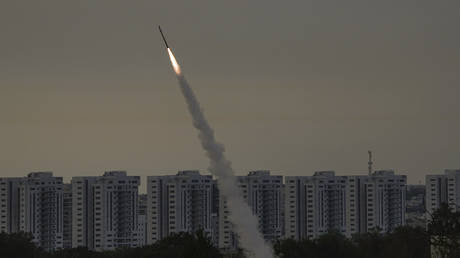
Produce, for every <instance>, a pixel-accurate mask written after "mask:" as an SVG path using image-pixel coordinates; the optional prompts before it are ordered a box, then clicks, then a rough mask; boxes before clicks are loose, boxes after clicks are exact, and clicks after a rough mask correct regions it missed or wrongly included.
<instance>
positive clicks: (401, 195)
mask: <svg viewBox="0 0 460 258" xmlns="http://www.w3.org/2000/svg"><path fill="white" fill-rule="evenodd" d="M405 196H406V176H403V175H395V174H394V172H393V171H375V172H373V173H372V174H371V175H370V176H335V175H334V173H333V172H332V171H330V172H319V173H315V175H314V176H311V177H309V176H303V177H286V237H287V238H293V239H303V238H314V237H317V236H319V235H321V234H323V233H326V232H328V231H330V230H334V231H337V232H340V233H342V234H345V235H347V236H351V235H352V234H355V233H365V232H369V231H371V230H379V231H381V232H387V231H392V230H394V229H395V228H396V227H398V226H402V225H404V224H405V202H406V200H405V199H406V197H405Z"/></svg>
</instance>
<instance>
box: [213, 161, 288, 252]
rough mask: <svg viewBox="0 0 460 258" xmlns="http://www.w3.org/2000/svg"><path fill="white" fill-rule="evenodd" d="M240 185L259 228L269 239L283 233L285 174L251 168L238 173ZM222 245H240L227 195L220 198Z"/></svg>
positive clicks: (278, 236)
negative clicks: (245, 171)
mask: <svg viewBox="0 0 460 258" xmlns="http://www.w3.org/2000/svg"><path fill="white" fill-rule="evenodd" d="M237 184H238V187H239V189H241V194H242V196H243V198H244V200H245V201H246V202H247V203H248V205H249V207H250V208H251V210H252V212H253V214H254V216H256V217H257V219H258V222H259V223H258V228H259V231H260V232H261V234H262V235H263V237H264V239H265V240H266V241H273V240H276V239H279V238H281V237H282V236H283V235H284V185H283V177H282V176H278V175H270V171H268V170H259V171H251V172H249V174H248V175H247V176H238V177H237ZM219 208H220V211H219V239H218V241H219V248H222V249H228V250H232V249H235V248H237V246H238V239H237V237H236V235H235V233H234V232H233V230H232V228H233V226H232V224H231V222H230V221H229V219H228V213H229V212H231V211H229V209H228V207H227V205H226V201H225V198H224V197H223V196H220V197H219Z"/></svg>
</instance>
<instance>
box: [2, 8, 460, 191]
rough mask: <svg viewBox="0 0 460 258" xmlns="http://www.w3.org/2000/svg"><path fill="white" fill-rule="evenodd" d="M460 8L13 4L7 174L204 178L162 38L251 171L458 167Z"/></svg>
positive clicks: (6, 37)
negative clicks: (183, 174) (186, 172)
mask: <svg viewBox="0 0 460 258" xmlns="http://www.w3.org/2000/svg"><path fill="white" fill-rule="evenodd" d="M459 10H460V1H457V0H456V1H454V0H452V1H448V0H440V1H433V0H398V1H396V0H395V1H392V0H390V1H369V0H362V1H353V0H350V1H343V0H334V1H332V0H322V1H305V0H302V1H279V0H264V1H260V0H255V1H238V0H234V1H216V0H212V1H211V0H210V1H185V0H183V1H171V0H169V1H150V0H149V1H147V0H143V1H119V0H110V1H108V0H98V1H93V0H91V1H90V0H81V1H61V0H59V1H57V0H56V1H46V0H41V1H34V0H30V1H21V0H2V1H1V3H0V33H1V38H0V89H1V92H2V94H1V95H0V132H1V134H0V143H1V144H0V176H18V175H20V176H22V175H25V174H26V173H27V172H29V171H32V170H52V171H54V173H55V174H56V175H59V176H64V177H66V179H67V178H68V177H69V176H72V175H99V174H101V173H102V172H103V171H104V170H108V169H124V170H128V172H129V173H130V174H132V175H141V176H145V175H156V174H164V173H169V172H175V171H176V170H179V169H195V168H196V169H206V167H207V163H208V161H207V159H206V158H205V156H204V153H203V151H202V150H201V148H200V145H199V142H198V139H197V136H196V134H197V133H196V131H195V129H194V128H193V127H192V125H191V120H190V117H189V115H188V113H187V110H186V106H185V103H184V101H183V97H182V96H181V94H180V92H179V89H178V85H177V82H176V79H175V77H174V74H173V72H172V70H171V67H170V64H169V60H168V57H167V53H166V51H165V49H164V45H163V42H162V40H161V37H160V35H159V33H158V31H157V25H159V24H161V25H162V26H163V30H164V32H165V34H166V37H167V38H168V40H169V44H170V46H171V47H172V48H173V51H174V53H175V55H176V57H177V58H178V60H179V62H180V63H181V65H182V68H183V70H184V72H185V74H186V76H187V78H188V80H189V82H190V83H191V84H192V87H193V88H194V90H195V91H196V94H197V96H198V98H199V99H200V101H201V103H202V105H203V107H204V109H205V112H206V115H207V117H208V119H209V120H210V123H211V124H212V125H213V126H214V127H215V129H216V135H217V138H218V139H219V140H220V141H221V142H223V143H224V144H225V145H226V147H227V154H228V156H229V158H230V159H231V160H232V161H233V164H234V167H235V169H236V170H237V171H238V173H239V174H243V173H245V172H246V171H247V170H252V169H271V170H273V171H276V172H278V173H279V174H282V175H311V174H313V172H314V171H315V170H336V171H337V173H338V174H365V173H366V169H367V150H368V149H371V150H373V151H374V155H375V168H376V169H395V170H396V171H397V172H399V173H407V175H408V180H409V183H417V182H418V181H419V180H422V181H423V180H424V176H425V174H427V173H440V172H441V171H442V170H443V169H444V168H460V158H459V157H460V155H459V145H460V119H459V110H460V108H459V101H458V100H459V96H460V72H459V71H460V50H459V46H460V33H459V25H460V15H459Z"/></svg>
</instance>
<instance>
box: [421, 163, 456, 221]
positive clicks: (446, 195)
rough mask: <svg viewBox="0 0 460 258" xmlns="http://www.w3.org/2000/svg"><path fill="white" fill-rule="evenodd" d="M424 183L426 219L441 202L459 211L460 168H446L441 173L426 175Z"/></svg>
mask: <svg viewBox="0 0 460 258" xmlns="http://www.w3.org/2000/svg"><path fill="white" fill-rule="evenodd" d="M425 185H426V203H425V205H426V212H427V219H428V220H429V219H430V218H431V214H433V212H435V211H436V210H437V209H439V208H440V206H441V204H442V203H445V204H447V205H448V206H449V207H450V208H451V209H452V210H453V211H460V169H446V170H445V171H444V174H443V175H442V174H441V175H427V176H426V180H425Z"/></svg>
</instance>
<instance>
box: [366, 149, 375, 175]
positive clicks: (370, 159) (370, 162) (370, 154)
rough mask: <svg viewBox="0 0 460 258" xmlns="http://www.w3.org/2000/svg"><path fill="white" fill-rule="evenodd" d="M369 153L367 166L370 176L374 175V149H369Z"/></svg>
mask: <svg viewBox="0 0 460 258" xmlns="http://www.w3.org/2000/svg"><path fill="white" fill-rule="evenodd" d="M367 153H368V154H369V162H367V165H369V166H368V167H367V169H368V172H369V176H370V175H372V164H374V163H373V162H372V151H367Z"/></svg>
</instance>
